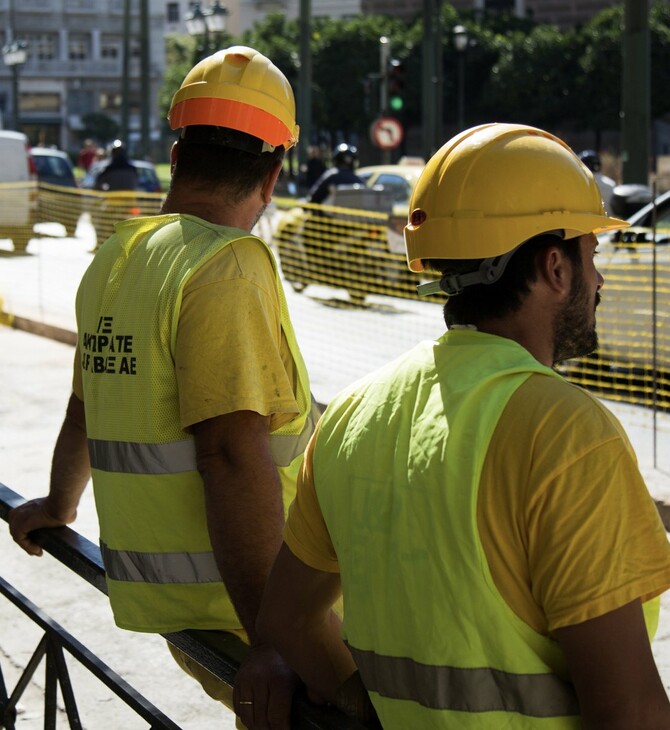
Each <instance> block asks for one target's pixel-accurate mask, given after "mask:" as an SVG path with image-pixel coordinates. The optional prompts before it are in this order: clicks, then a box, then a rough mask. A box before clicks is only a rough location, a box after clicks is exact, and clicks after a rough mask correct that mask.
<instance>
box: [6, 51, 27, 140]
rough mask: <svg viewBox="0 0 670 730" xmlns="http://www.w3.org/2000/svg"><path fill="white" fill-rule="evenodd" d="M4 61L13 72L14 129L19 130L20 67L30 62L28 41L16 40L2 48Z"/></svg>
mask: <svg viewBox="0 0 670 730" xmlns="http://www.w3.org/2000/svg"><path fill="white" fill-rule="evenodd" d="M2 60H3V61H4V62H5V66H9V68H10V70H11V72H12V99H13V106H12V109H13V112H14V123H13V124H12V126H11V128H12V129H18V128H19V124H20V121H21V119H20V115H19V66H22V65H23V64H24V63H25V62H26V61H27V60H28V44H27V43H26V41H20V40H14V41H12V42H11V43H8V44H7V45H6V46H3V48H2Z"/></svg>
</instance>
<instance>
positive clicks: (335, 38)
mask: <svg viewBox="0 0 670 730" xmlns="http://www.w3.org/2000/svg"><path fill="white" fill-rule="evenodd" d="M458 24H462V25H465V27H466V28H467V30H468V34H469V37H470V43H469V46H468V49H467V51H466V55H465V56H464V57H462V58H461V59H459V57H458V55H457V52H456V50H455V48H454V43H453V28H454V26H456V25H458ZM622 25H623V9H622V6H620V5H619V6H614V7H612V8H610V9H607V10H604V11H603V12H601V13H600V14H598V15H597V16H595V17H594V18H592V19H591V20H590V21H589V22H587V23H584V24H583V25H582V26H580V27H576V28H573V29H570V30H567V31H566V30H564V31H560V30H558V29H557V28H554V27H552V26H549V25H540V24H536V23H534V22H533V21H532V20H529V19H527V18H525V19H519V18H516V17H513V16H510V15H505V14H500V13H481V12H479V11H476V12H475V11H469V12H468V11H466V12H457V11H456V10H455V9H454V8H453V6H451V5H450V4H449V3H444V4H442V7H441V27H442V54H441V55H442V59H443V87H442V93H443V108H444V122H445V124H447V125H453V124H455V122H456V108H457V98H458V92H459V89H458V83H459V81H458V78H459V77H458V65H459V61H460V60H462V61H463V62H464V64H465V66H464V72H465V88H464V92H465V98H466V105H465V121H466V124H467V125H470V124H476V123H481V122H484V121H491V120H496V121H516V122H523V123H528V124H535V125H537V126H541V127H542V126H544V127H547V128H550V129H553V130H560V129H561V128H562V127H563V126H569V127H571V128H577V129H584V130H592V131H594V132H595V133H596V134H598V133H599V132H601V131H603V130H607V129H616V128H618V126H619V112H620V106H621V71H622V51H621V44H622ZM299 31H300V28H299V24H298V21H297V20H287V18H286V16H285V15H284V14H280V13H275V14H270V15H268V16H266V17H265V19H264V20H263V21H262V22H260V23H258V24H257V25H256V26H255V27H254V28H253V29H252V30H250V31H247V32H245V33H244V34H243V35H242V37H241V38H238V39H235V38H231V39H230V40H231V43H243V44H245V45H250V46H252V47H254V48H257V49H258V50H259V51H261V52H262V53H264V54H266V55H267V56H268V57H269V58H271V59H272V60H273V61H274V63H275V64H276V65H277V66H278V67H279V68H280V69H281V70H282V71H283V72H284V73H285V74H286V76H287V78H288V79H289V81H290V82H291V84H292V86H293V88H294V89H295V90H296V93H298V92H299V84H298V76H299V64H300V32H299ZM381 36H386V37H388V38H389V39H390V43H391V57H393V58H397V59H399V60H400V61H401V62H402V63H403V66H404V69H405V87H404V90H403V95H404V98H405V106H404V110H403V112H401V113H400V116H401V119H402V121H403V122H404V123H405V124H406V126H418V125H420V124H421V113H422V108H423V105H422V99H421V94H422V86H423V85H422V81H421V79H422V67H423V64H422V53H423V40H422V39H423V37H424V28H423V19H422V18H421V17H418V18H417V19H416V20H415V21H414V22H412V23H410V24H407V23H404V22H401V21H400V20H398V19H395V18H390V17H387V16H364V17H356V18H351V19H343V20H329V19H314V20H313V21H312V35H311V53H312V77H313V85H312V89H311V96H312V124H313V127H314V128H318V129H323V130H329V131H332V132H335V131H339V132H342V133H344V134H346V135H356V134H364V133H367V129H368V128H369V125H370V123H371V121H372V120H373V119H374V118H375V117H376V116H378V114H379V112H380V109H379V106H380V103H379V102H380V90H379V76H380V71H381V69H380V44H379V39H380V37H381ZM650 40H651V74H652V75H651V88H652V89H665V88H668V85H669V84H670V3H668V2H667V1H664V0H656V2H655V3H654V4H653V5H652V8H651V12H650ZM192 59H193V41H192V40H191V39H190V38H185V39H184V38H172V39H171V40H170V41H169V42H168V64H167V70H166V77H165V83H164V86H163V89H162V90H161V97H160V101H161V107H162V110H163V111H164V112H165V113H167V109H168V106H169V102H170V99H171V98H172V95H173V94H174V92H175V91H176V89H177V88H178V86H179V84H180V82H181V80H182V78H183V76H184V75H185V73H186V72H187V70H188V68H189V67H190V65H191V62H192ZM669 112H670V96H669V95H667V94H656V95H652V114H653V115H654V116H655V117H660V116H662V115H665V114H668V113H669Z"/></svg>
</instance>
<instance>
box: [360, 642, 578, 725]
mask: <svg viewBox="0 0 670 730" xmlns="http://www.w3.org/2000/svg"><path fill="white" fill-rule="evenodd" d="M349 649H350V650H351V653H352V655H353V657H354V660H355V662H356V665H357V666H358V668H359V669H360V671H361V676H362V677H363V678H364V681H365V686H366V688H367V689H368V691H370V692H377V693H379V694H380V695H382V696H383V697H388V698H390V699H396V700H409V701H413V702H418V703H419V704H421V705H423V706H424V707H429V708H431V709H433V710H452V711H455V712H496V711H503V712H517V713H519V714H521V715H527V716H529V717H556V716H560V715H579V703H578V702H577V697H576V695H575V692H574V689H573V688H572V686H571V685H570V684H568V683H567V682H564V681H563V680H561V679H560V678H559V677H557V676H556V675H555V674H512V673H510V672H503V671H500V670H498V669H491V668H488V667H482V668H476V669H464V668H461V667H449V666H431V665H429V664H421V663H419V662H416V661H414V660H412V659H410V658H408V657H394V656H382V655H380V654H375V652H373V651H362V650H359V649H356V648H355V647H352V646H350V645H349Z"/></svg>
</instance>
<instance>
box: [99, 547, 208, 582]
mask: <svg viewBox="0 0 670 730" xmlns="http://www.w3.org/2000/svg"><path fill="white" fill-rule="evenodd" d="M100 552H101V554H102V562H103V563H104V565H105V571H106V573H107V577H108V578H111V579H112V580H122V581H130V582H136V583H164V584H172V583H220V582H221V573H219V569H218V568H217V566H216V561H215V559H214V553H212V552H207V553H139V552H134V551H131V550H112V549H111V548H109V547H108V546H107V545H105V543H104V542H102V540H101V541H100Z"/></svg>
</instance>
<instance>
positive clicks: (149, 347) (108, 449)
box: [77, 215, 318, 633]
mask: <svg viewBox="0 0 670 730" xmlns="http://www.w3.org/2000/svg"><path fill="white" fill-rule="evenodd" d="M243 237H249V234H247V233H245V232H243V231H241V230H238V229H233V228H227V227H223V226H216V225H213V224H210V223H207V222H206V221H203V220H200V219H198V218H196V217H194V216H187V215H162V216H154V217H147V218H137V219H133V220H129V221H125V222H123V223H121V224H117V226H116V233H115V235H114V236H113V237H112V239H110V240H109V241H108V242H107V243H106V244H104V245H103V246H102V247H101V248H100V250H99V251H98V253H97V254H96V256H95V258H94V260H93V262H92V263H91V266H90V267H89V269H88V271H87V272H86V274H85V275H84V278H83V280H82V283H81V285H80V288H79V291H78V294H77V324H78V331H79V348H80V352H81V357H82V363H81V364H82V374H83V386H84V402H85V407H86V430H87V435H88V443H89V453H90V458H91V466H92V476H93V488H94V493H95V500H96V507H97V511H98V518H99V522H100V544H101V551H102V556H103V561H104V564H105V569H106V572H107V585H108V589H109V599H110V602H111V605H112V609H113V612H114V618H115V621H116V623H117V624H118V625H119V626H120V627H122V628H126V629H130V630H134V631H150V632H159V633H165V632H170V631H179V630H182V629H186V628H192V629H236V628H239V627H240V622H239V619H238V617H237V615H236V614H235V610H234V608H233V606H232V603H231V601H230V598H229V596H228V594H227V592H226V590H225V587H224V585H223V582H222V580H221V576H220V574H219V570H218V568H217V565H216V561H215V559H214V554H213V551H212V545H211V543H210V540H209V534H208V530H207V521H206V515H205V506H204V490H203V484H202V479H201V477H200V474H199V473H198V471H197V469H196V461H195V442H194V439H193V437H192V436H191V435H190V434H188V433H186V432H185V431H183V430H182V429H181V426H180V419H179V401H178V392H177V382H176V378H175V369H174V361H173V354H174V351H175V342H176V335H177V324H178V320H179V311H180V307H181V299H182V293H183V290H184V286H185V284H186V282H187V281H188V280H189V278H190V277H191V276H192V275H193V273H194V272H195V271H197V270H198V269H199V268H200V267H201V266H202V265H203V264H205V263H206V262H207V261H209V260H210V259H211V258H212V257H213V256H214V255H215V254H217V253H218V252H219V251H221V249H223V248H224V247H225V246H227V245H228V244H229V243H231V242H233V241H235V240H239V239H240V238H243ZM258 240H259V241H260V239H258ZM261 243H263V242H262V241H261ZM263 245H264V246H265V244H263ZM265 247H266V249H267V246H265ZM267 255H268V257H269V259H270V261H271V262H272V266H273V268H274V270H275V275H276V277H277V279H276V280H277V291H278V293H279V297H280V300H281V326H282V329H283V332H284V334H285V336H286V339H287V342H288V346H289V349H290V351H291V355H292V357H293V361H294V363H295V366H296V371H297V374H298V385H297V393H296V394H295V395H296V400H297V402H298V406H299V409H300V412H299V414H298V415H296V416H295V418H294V419H293V420H292V421H290V422H289V423H287V424H285V425H284V426H282V427H281V428H279V429H278V430H277V431H275V432H273V433H272V434H271V435H270V444H271V449H272V455H273V458H274V461H275V463H276V464H277V467H278V471H279V474H280V477H281V480H282V487H283V496H284V504H285V507H286V506H287V505H288V504H290V502H291V500H292V498H293V496H294V494H295V480H296V476H297V471H298V469H299V467H300V463H301V461H302V453H303V451H304V448H305V446H306V444H307V441H308V440H309V438H310V436H311V434H312V432H313V430H314V425H315V423H316V420H317V418H318V410H317V409H316V406H315V404H314V403H313V401H312V398H311V394H310V390H309V381H308V377H307V371H306V368H305V365H304V362H303V359H302V356H301V354H300V351H299V349H298V345H297V342H296V338H295V334H294V332H293V327H292V325H291V322H290V320H289V317H288V310H287V307H286V302H285V299H284V293H283V289H282V285H281V282H280V280H279V276H278V274H277V268H276V264H275V261H274V257H273V255H272V253H271V252H270V250H269V249H267Z"/></svg>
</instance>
